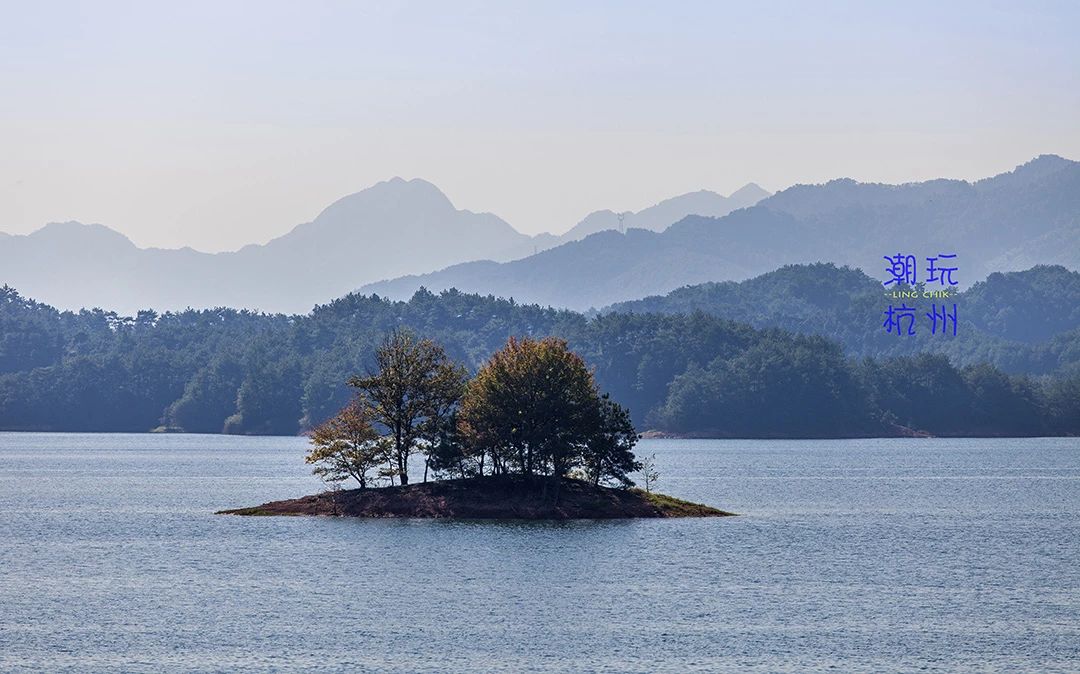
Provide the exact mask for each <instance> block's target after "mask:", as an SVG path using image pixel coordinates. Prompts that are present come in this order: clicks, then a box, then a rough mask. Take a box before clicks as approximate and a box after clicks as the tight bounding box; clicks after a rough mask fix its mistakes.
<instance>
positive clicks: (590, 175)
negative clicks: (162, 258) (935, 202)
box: [0, 0, 1080, 251]
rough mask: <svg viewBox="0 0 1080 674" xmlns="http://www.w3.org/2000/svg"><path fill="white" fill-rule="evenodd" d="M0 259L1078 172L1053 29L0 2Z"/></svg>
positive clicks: (538, 11) (1077, 18)
mask: <svg viewBox="0 0 1080 674" xmlns="http://www.w3.org/2000/svg"><path fill="white" fill-rule="evenodd" d="M0 11H2V15H3V20H2V21H0V231H4V232H8V233H27V232H30V231H33V230H35V229H37V228H39V227H41V226H42V225H44V224H45V223H47V222H52V221H66V220H79V221H82V222H97V223H101V224H104V225H107V226H109V227H112V228H113V229H116V230H117V231H120V232H122V233H123V234H125V235H127V236H128V237H129V238H130V239H132V240H133V241H134V242H135V243H136V244H138V245H140V246H158V247H181V246H192V247H194V248H197V249H199V250H205V251H220V250H231V249H235V248H238V247H240V246H242V245H244V244H247V243H259V242H264V241H267V240H269V239H271V238H273V237H275V236H279V235H281V234H283V233H285V232H286V231H288V230H289V229H291V228H292V227H293V226H295V225H297V224H299V223H301V222H306V221H309V220H311V219H313V218H314V217H315V216H316V215H317V214H318V213H319V211H321V210H322V209H323V208H324V207H325V206H327V205H329V204H330V203H331V202H333V201H334V200H336V199H338V198H340V197H341V196H344V195H346V194H349V193H352V192H356V191H358V190H360V189H363V188H365V187H367V186H370V185H372V184H374V183H376V182H378V181H381V180H385V179H388V178H390V177H393V176H402V177H405V178H424V179H425V180H429V181H431V182H433V183H435V184H436V185H438V186H439V187H440V188H441V189H442V190H443V191H444V192H445V193H446V194H447V196H449V197H450V199H451V200H452V201H453V202H454V204H455V205H456V206H457V207H458V208H466V209H470V210H473V211H490V212H493V213H495V214H497V215H499V216H501V217H503V218H504V219H506V220H507V221H508V222H510V223H511V224H512V225H514V226H515V227H516V228H517V229H519V230H521V231H523V232H526V233H530V234H534V233H538V232H541V231H553V232H556V233H558V232H562V231H565V230H567V229H569V228H570V227H571V226H573V225H574V224H575V223H576V222H577V221H578V220H580V219H581V218H582V217H584V216H585V215H586V214H587V213H589V212H590V211H593V210H597V209H602V208H610V209H612V210H617V211H622V210H639V209H641V208H643V207H646V206H649V205H651V204H653V203H656V202H657V201H660V200H661V199H664V198H666V197H670V196H673V195H675V194H680V193H684V192H689V191H693V190H698V189H711V190H715V191H718V192H721V193H724V194H727V193H730V192H731V191H734V190H735V189H737V188H738V187H740V186H742V185H743V184H745V183H747V182H750V181H753V182H757V183H758V184H760V185H762V186H763V187H765V188H766V189H769V190H778V189H783V188H785V187H788V186H790V185H792V184H796V183H816V182H824V181H826V180H829V179H832V178H836V177H851V178H855V179H858V180H865V181H879V182H908V181H915V180H925V179H930V178H937V177H955V178H964V179H977V178H981V177H986V176H989V175H994V174H997V173H1001V172H1003V171H1008V170H1011V169H1012V168H1013V167H1014V166H1016V165H1017V164H1020V163H1023V162H1025V161H1027V160H1029V159H1031V158H1033V157H1035V156H1036V155H1039V154H1044V153H1053V154H1059V155H1062V156H1065V157H1068V158H1071V159H1080V40H1078V39H1077V38H1076V35H1077V34H1078V33H1080V3H1076V2H1023V3H1019V2H1007V3H1005V2H1001V3H999V2H993V1H984V2H970V3H969V2H947V3H941V2H911V1H907V2H895V3H875V2H851V3H848V2H825V1H822V2H812V3H809V2H768V1H763V2H746V1H745V0H744V1H742V2H735V3H727V2H716V1H711V2H710V1H705V2H690V1H686V2H678V1H664V2H660V1H659V0H657V1H654V2H634V1H632V0H631V1H622V2H588V1H586V0H577V1H573V2H559V1H544V2H540V1H536V2H512V1H503V2H490V3H489V2H470V1H468V0H455V1H454V2H379V3H362V2H320V1H318V0H312V1H306V2H299V1H295V2H278V1H275V0H260V1H259V2H238V1H228V0H216V1H215V2H201V1H197V0H196V1H192V0H186V1H185V2H182V3H180V2H174V3H165V2H110V1H108V0H98V1H95V2H83V3H79V2H49V1H48V0H42V1H36V2H23V1H19V2H14V1H8V0H0Z"/></svg>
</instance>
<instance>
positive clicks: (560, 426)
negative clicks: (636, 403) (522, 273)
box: [459, 337, 638, 485]
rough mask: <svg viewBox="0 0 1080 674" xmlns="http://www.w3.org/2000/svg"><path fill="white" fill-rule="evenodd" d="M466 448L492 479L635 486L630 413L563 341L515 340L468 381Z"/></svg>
mask: <svg viewBox="0 0 1080 674" xmlns="http://www.w3.org/2000/svg"><path fill="white" fill-rule="evenodd" d="M459 418H460V423H459V428H460V433H461V436H462V441H463V443H464V445H465V446H466V448H467V453H469V454H470V455H471V456H472V458H473V460H474V461H476V462H478V464H479V465H480V467H481V470H482V467H483V465H484V461H485V457H487V458H490V459H491V465H492V470H493V472H496V473H521V474H523V475H549V476H551V477H552V478H554V479H555V480H556V481H557V480H558V479H559V478H562V477H565V476H566V475H567V474H568V473H569V472H570V471H571V470H575V469H580V470H582V471H583V472H584V473H585V475H586V476H587V477H588V479H590V480H591V481H592V482H593V483H594V484H599V483H601V482H603V481H609V480H610V481H615V482H617V483H620V484H624V485H630V484H633V482H632V481H630V479H629V477H628V476H627V474H628V473H630V472H633V471H635V470H637V469H638V463H637V460H636V459H635V458H634V454H633V451H632V450H633V446H634V443H636V442H637V439H638V435H637V433H636V431H635V430H634V427H633V424H632V423H631V422H630V415H629V413H628V412H627V411H626V410H625V409H624V408H623V407H621V406H619V405H617V404H616V403H615V402H613V401H612V400H611V399H610V398H608V397H607V396H604V397H601V396H600V395H599V393H598V391H597V386H596V382H595V381H594V379H593V375H592V372H591V371H590V370H589V368H588V366H586V364H585V361H584V360H582V359H581V357H580V356H578V355H577V354H575V353H574V352H573V351H571V350H570V349H569V347H568V346H567V343H566V342H565V341H564V340H561V339H557V338H554V337H548V338H545V339H540V340H534V339H529V338H524V339H516V338H510V340H509V341H508V342H507V343H506V346H504V347H503V348H502V349H501V350H499V351H497V352H496V353H495V354H494V355H493V356H492V357H491V359H490V360H488V362H487V363H486V364H485V365H484V366H483V367H481V368H480V371H479V372H477V374H476V377H475V378H474V379H473V380H472V381H471V382H469V385H468V387H467V388H466V391H465V396H464V398H463V399H462V403H461V411H460V417H459Z"/></svg>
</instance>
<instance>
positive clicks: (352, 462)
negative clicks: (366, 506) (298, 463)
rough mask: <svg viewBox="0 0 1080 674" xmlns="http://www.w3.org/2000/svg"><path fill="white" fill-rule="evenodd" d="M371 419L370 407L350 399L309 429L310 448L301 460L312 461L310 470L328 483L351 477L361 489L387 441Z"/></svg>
mask: <svg viewBox="0 0 1080 674" xmlns="http://www.w3.org/2000/svg"><path fill="white" fill-rule="evenodd" d="M371 421H372V410H371V408H370V407H369V406H368V405H367V404H366V403H365V402H364V401H362V400H359V399H357V400H353V401H352V402H350V403H349V404H348V405H346V406H345V407H344V408H342V409H341V411H340V412H338V413H337V414H336V415H335V416H334V417H333V418H331V419H329V420H327V421H325V422H323V423H321V424H319V425H318V426H316V427H315V428H313V429H312V430H311V433H310V435H311V451H310V452H309V453H308V455H307V456H306V457H305V458H304V461H306V462H307V463H310V464H314V465H315V468H314V470H313V471H312V472H314V473H315V474H316V475H318V476H320V477H321V478H323V479H324V480H326V481H327V482H341V481H343V480H347V479H349V478H350V477H351V478H353V479H355V480H356V481H357V482H358V483H359V484H360V488H361V489H364V488H366V487H367V486H368V482H369V480H370V478H369V477H368V473H369V472H370V471H371V470H372V469H374V468H376V467H377V466H379V465H380V464H382V463H383V462H385V461H386V456H387V452H386V443H385V442H384V440H383V438H382V437H381V436H380V435H379V432H378V431H377V430H375V426H374V425H372V423H371Z"/></svg>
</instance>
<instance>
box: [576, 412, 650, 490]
mask: <svg viewBox="0 0 1080 674" xmlns="http://www.w3.org/2000/svg"><path fill="white" fill-rule="evenodd" d="M598 405H599V412H600V414H599V423H598V424H597V426H596V428H595V429H594V432H593V435H592V437H590V438H589V442H588V443H587V444H586V445H585V450H584V455H583V462H584V464H585V474H586V475H587V476H588V478H589V481H590V482H592V483H593V484H594V485H599V484H600V483H601V482H603V481H611V482H614V483H616V484H618V485H620V486H623V487H632V486H634V481H633V480H631V479H630V476H629V474H630V473H634V472H637V471H640V470H641V469H642V464H641V462H640V461H638V460H637V458H636V457H635V456H634V445H636V444H637V441H638V439H640V437H641V436H639V435H638V433H637V431H636V430H635V429H634V424H633V423H632V422H631V421H630V412H629V411H628V410H627V409H626V408H624V407H623V406H621V405H619V404H618V403H617V402H615V401H614V400H612V399H611V398H610V397H609V396H608V395H607V394H606V393H605V394H604V395H603V396H601V397H600V400H599V401H598Z"/></svg>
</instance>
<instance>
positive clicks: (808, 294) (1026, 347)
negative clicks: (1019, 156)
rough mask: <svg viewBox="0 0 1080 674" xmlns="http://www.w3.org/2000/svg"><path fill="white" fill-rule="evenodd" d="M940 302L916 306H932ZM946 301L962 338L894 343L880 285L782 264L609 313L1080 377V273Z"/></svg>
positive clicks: (1058, 273) (1032, 277)
mask: <svg viewBox="0 0 1080 674" xmlns="http://www.w3.org/2000/svg"><path fill="white" fill-rule="evenodd" d="M883 264H884V263H883ZM918 288H919V289H927V290H933V289H935V288H933V287H932V286H922V285H920V286H918ZM933 301H934V300H930V299H922V298H920V299H917V300H914V301H909V304H916V305H919V306H920V307H921V309H923V310H925V309H927V308H929V305H930V303H931V302H933ZM939 302H940V301H939ZM948 302H949V303H950V304H951V303H953V302H955V303H956V304H957V316H958V323H959V325H958V328H957V334H956V337H955V338H952V337H951V336H950V338H949V339H941V338H940V336H937V337H935V336H934V335H931V334H929V332H928V331H926V330H922V331H921V334H918V335H916V336H914V337H912V338H910V339H909V338H902V339H897V336H896V335H895V334H889V333H887V332H886V331H885V330H878V329H876V326H875V325H874V323H873V321H872V318H873V317H874V316H881V315H882V311H883V310H884V309H886V308H887V307H888V305H889V304H895V305H899V304H900V303H901V301H900V300H894V299H891V298H889V297H887V296H886V294H885V292H883V289H882V282H881V280H878V279H874V278H871V277H869V276H867V275H866V274H865V273H863V272H862V271H861V270H859V269H851V268H849V267H837V266H836V265H833V264H825V263H818V264H810V265H789V266H786V267H781V268H780V269H777V270H776V271H773V272H769V273H768V274H763V275H761V276H758V277H756V278H753V279H750V280H747V281H742V282H740V283H735V282H725V283H703V284H700V285H695V286H687V287H684V288H680V289H679V290H675V291H673V292H671V293H668V294H667V295H663V296H653V297H646V298H644V299H641V300H635V301H632V302H621V303H619V304H614V305H612V306H611V307H609V308H607V309H606V310H605V312H615V313H626V312H633V313H663V314H683V313H691V312H694V311H704V312H706V313H709V314H714V315H717V316H723V317H725V318H728V319H731V320H734V321H739V322H743V323H749V324H750V325H753V326H754V327H758V328H783V329H785V330H789V331H791V332H798V333H802V334H817V335H825V336H827V337H829V338H830V339H834V340H836V341H838V342H840V344H841V346H843V348H844V351H845V352H846V353H848V354H849V355H851V356H854V357H874V358H882V357H889V356H913V355H916V354H918V353H923V352H932V353H940V354H943V355H946V356H948V357H949V359H950V360H951V361H952V362H954V363H957V364H960V365H969V364H976V363H983V362H986V363H990V364H992V365H995V366H996V367H998V368H1000V369H1002V370H1003V371H1005V372H1009V373H1014V374H1049V373H1053V372H1062V371H1068V372H1073V373H1075V372H1078V371H1080V273H1077V272H1075V271H1069V270H1068V269H1065V268H1064V267H1060V266H1037V267H1033V268H1031V269H1028V270H1027V271H1020V272H1007V273H995V274H991V275H990V276H989V277H987V278H986V279H985V280H983V281H979V282H977V283H975V284H974V285H972V286H971V287H970V288H968V289H967V290H965V291H963V292H958V293H955V296H954V297H953V298H950V299H949V300H948Z"/></svg>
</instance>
